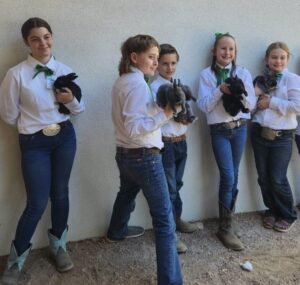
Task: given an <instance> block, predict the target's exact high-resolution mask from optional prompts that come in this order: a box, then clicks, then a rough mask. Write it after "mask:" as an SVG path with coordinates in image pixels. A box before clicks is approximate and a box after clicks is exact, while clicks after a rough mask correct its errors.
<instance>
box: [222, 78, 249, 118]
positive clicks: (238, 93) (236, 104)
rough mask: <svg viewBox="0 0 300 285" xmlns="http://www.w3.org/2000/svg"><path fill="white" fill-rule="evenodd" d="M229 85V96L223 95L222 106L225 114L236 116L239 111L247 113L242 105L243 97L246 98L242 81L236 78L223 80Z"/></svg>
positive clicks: (246, 109)
mask: <svg viewBox="0 0 300 285" xmlns="http://www.w3.org/2000/svg"><path fill="white" fill-rule="evenodd" d="M225 83H227V84H229V86H228V88H229V90H230V93H231V94H227V93H223V95H222V100H223V106H224V109H225V111H226V112H227V113H229V114H230V115H231V116H233V117H234V116H236V115H237V114H238V113H239V112H240V111H242V112H243V113H249V109H248V108H246V107H245V105H244V102H243V101H244V97H243V96H248V94H247V91H246V89H245V86H244V83H243V81H242V80H241V79H240V78H238V77H237V76H234V77H229V78H227V79H226V80H225Z"/></svg>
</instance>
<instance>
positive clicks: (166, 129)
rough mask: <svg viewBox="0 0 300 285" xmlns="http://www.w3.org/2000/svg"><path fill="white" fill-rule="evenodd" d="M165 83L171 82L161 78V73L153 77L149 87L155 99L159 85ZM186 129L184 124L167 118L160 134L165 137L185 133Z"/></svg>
mask: <svg viewBox="0 0 300 285" xmlns="http://www.w3.org/2000/svg"><path fill="white" fill-rule="evenodd" d="M166 83H168V84H171V82H170V81H169V80H167V79H165V78H163V77H162V76H161V75H159V74H157V75H156V77H155V79H154V80H153V82H152V83H151V88H152V91H153V94H154V95H155V99H156V93H157V91H158V89H159V87H160V86H161V85H163V84H166ZM186 130H187V126H186V125H184V124H181V123H177V122H175V121H174V119H172V120H169V121H168V122H167V123H166V124H165V125H163V126H162V128H161V132H162V135H163V136H165V137H177V136H181V135H183V134H185V133H186Z"/></svg>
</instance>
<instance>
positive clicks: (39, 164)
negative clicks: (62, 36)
mask: <svg viewBox="0 0 300 285" xmlns="http://www.w3.org/2000/svg"><path fill="white" fill-rule="evenodd" d="M22 36H23V39H24V42H25V44H26V45H27V46H28V48H29V49H30V54H29V55H28V58H27V59H26V60H25V61H23V62H21V63H19V64H18V65H16V66H15V67H12V68H11V69H10V70H9V71H8V72H7V74H6V76H5V78H4V80H3V82H2V84H1V87H0V116H1V118H2V119H3V120H4V121H5V122H6V123H8V124H11V125H17V128H18V132H19V144H20V149H21V167H22V173H23V178H24V182H25V188H26V194H27V204H26V208H25V210H24V212H23V214H22V216H21V218H20V220H19V223H18V226H17V230H16V234H15V238H14V241H13V242H12V245H11V251H10V255H9V257H8V262H7V266H6V269H5V272H4V275H3V277H2V284H17V282H18V278H19V275H20V272H21V269H22V267H23V264H24V262H25V260H26V258H27V256H28V254H29V251H30V248H31V243H30V240H31V238H32V236H33V234H34V231H35V229H36V226H37V224H38V222H39V220H40V218H41V216H42V214H43V213H44V210H45V209H46V206H47V203H48V199H49V197H50V200H51V220H52V228H51V229H50V230H49V231H48V236H49V241H50V250H51V252H52V255H53V257H54V259H55V262H56V269H57V270H58V271H60V272H64V271H68V270H70V269H71V268H72V267H73V263H72V261H71V259H70V257H69V255H68V253H67V251H66V241H67V230H68V226H67V221H68V214H69V195H68V182H69V178H70V174H71V169H72V165H73V161H74V156H75V152H76V137H75V131H74V128H73V125H72V123H71V122H70V121H69V117H70V116H69V114H63V113H59V112H58V107H59V106H58V104H57V103H58V102H59V103H62V104H64V105H65V106H66V107H67V108H68V109H69V110H70V112H71V114H73V115H77V114H79V113H80V112H82V111H83V110H84V105H83V101H81V102H80V103H79V102H78V101H77V99H76V98H75V97H74V96H73V94H72V92H71V90H70V89H68V88H66V89H65V90H64V91H60V90H53V82H54V80H55V79H56V77H58V76H61V75H66V74H68V73H70V72H71V71H72V70H71V69H70V68H69V67H67V66H66V65H64V64H62V63H61V62H59V61H57V60H56V59H55V58H54V57H53V56H52V30H51V27H50V26H49V24H48V23H47V22H46V21H45V20H43V19H40V18H30V19H28V20H27V21H26V22H25V23H24V24H23V26H22Z"/></svg>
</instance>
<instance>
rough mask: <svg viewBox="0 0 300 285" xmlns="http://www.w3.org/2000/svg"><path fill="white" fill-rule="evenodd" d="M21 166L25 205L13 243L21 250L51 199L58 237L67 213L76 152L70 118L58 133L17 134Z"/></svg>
mask: <svg viewBox="0 0 300 285" xmlns="http://www.w3.org/2000/svg"><path fill="white" fill-rule="evenodd" d="M19 144H20V148H21V166H22V173H23V178H24V183H25V188H26V193H27V204H26V208H25V210H24V212H23V214H22V216H21V218H20V220H19V223H18V226H17V231H16V236H15V240H14V245H15V247H16V250H17V252H18V254H22V253H23V252H24V251H25V250H26V249H27V248H28V247H29V244H30V240H31V238H32V236H33V234H34V231H35V229H36V226H37V224H38V222H39V220H40V218H41V216H42V214H43V213H44V211H45V209H46V206H47V204H48V199H49V197H50V199H51V221H52V230H51V233H52V234H53V235H55V236H56V237H58V238H60V237H61V235H62V233H63V231H64V230H65V229H66V227H67V221H68V215H69V188H68V183H69V178H70V174H71V169H72V165H73V161H74V157H75V152H76V137H75V131H74V128H73V126H72V123H71V122H70V123H69V124H68V125H67V126H65V127H63V128H62V129H61V131H60V133H59V134H57V135H56V136H52V137H47V136H45V135H43V134H42V132H38V133H35V134H32V135H22V134H20V135H19Z"/></svg>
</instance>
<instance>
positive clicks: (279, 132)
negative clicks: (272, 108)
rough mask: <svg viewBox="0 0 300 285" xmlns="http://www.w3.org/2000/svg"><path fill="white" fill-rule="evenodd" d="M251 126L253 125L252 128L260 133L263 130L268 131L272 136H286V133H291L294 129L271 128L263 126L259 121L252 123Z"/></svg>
mask: <svg viewBox="0 0 300 285" xmlns="http://www.w3.org/2000/svg"><path fill="white" fill-rule="evenodd" d="M253 127H254V129H256V130H257V131H259V132H260V133H263V131H264V132H265V133H266V131H267V132H269V134H270V135H272V136H273V137H274V138H278V137H283V136H287V135H290V134H293V133H294V132H295V129H290V130H274V129H271V128H268V127H263V126H261V125H260V124H259V123H253Z"/></svg>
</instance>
